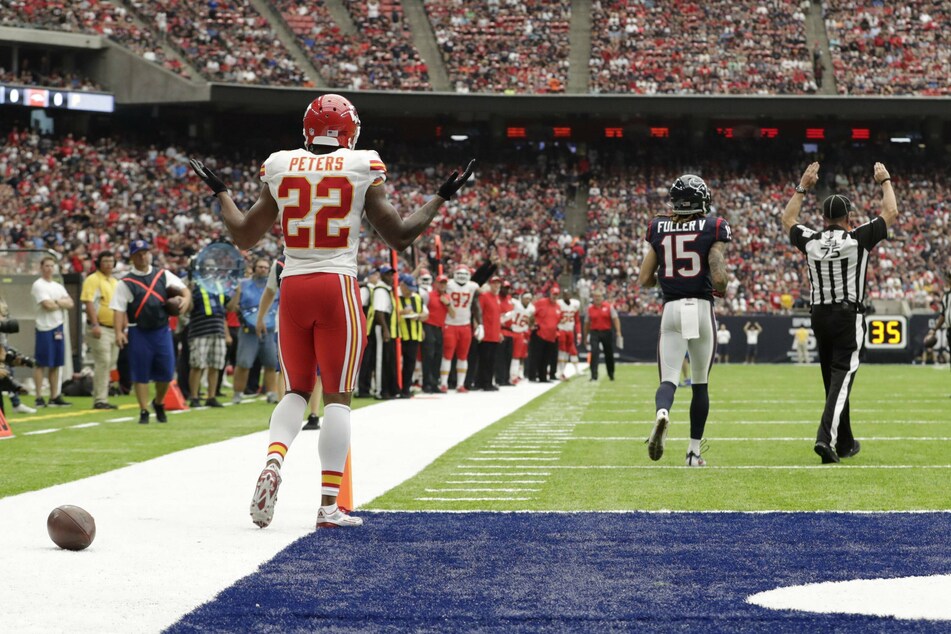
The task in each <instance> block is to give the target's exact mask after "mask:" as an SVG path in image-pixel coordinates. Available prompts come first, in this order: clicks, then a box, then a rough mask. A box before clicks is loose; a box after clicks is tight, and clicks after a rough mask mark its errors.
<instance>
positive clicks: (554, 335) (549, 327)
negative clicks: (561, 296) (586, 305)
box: [535, 297, 561, 341]
mask: <svg viewBox="0 0 951 634" xmlns="http://www.w3.org/2000/svg"><path fill="white" fill-rule="evenodd" d="M560 321H561V309H560V308H559V307H558V303H557V302H553V301H551V300H550V299H548V298H547V297H543V298H541V299H539V300H537V301H536V302H535V323H536V324H538V336H539V337H540V338H542V339H544V340H545V341H555V340H557V339H558V324H559V322H560Z"/></svg>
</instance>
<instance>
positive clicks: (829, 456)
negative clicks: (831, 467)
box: [814, 440, 839, 464]
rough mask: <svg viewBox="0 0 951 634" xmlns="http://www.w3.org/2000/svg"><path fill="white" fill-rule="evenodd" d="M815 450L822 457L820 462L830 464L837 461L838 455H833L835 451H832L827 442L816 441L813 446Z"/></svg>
mask: <svg viewBox="0 0 951 634" xmlns="http://www.w3.org/2000/svg"><path fill="white" fill-rule="evenodd" d="M814 449H815V452H816V453H817V454H818V455H819V456H820V457H821V458H822V464H832V463H834V462H838V461H839V457H838V456H837V455H835V452H834V451H832V447H830V446H829V443H827V442H822V441H821V440H820V441H819V442H817V443H816V446H815V447H814Z"/></svg>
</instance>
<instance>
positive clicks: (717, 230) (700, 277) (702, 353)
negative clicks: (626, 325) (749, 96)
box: [638, 174, 732, 467]
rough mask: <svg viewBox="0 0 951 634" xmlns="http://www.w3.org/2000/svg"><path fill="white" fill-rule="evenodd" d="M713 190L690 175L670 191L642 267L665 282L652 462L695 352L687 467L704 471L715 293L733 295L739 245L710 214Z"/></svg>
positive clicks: (643, 274)
mask: <svg viewBox="0 0 951 634" xmlns="http://www.w3.org/2000/svg"><path fill="white" fill-rule="evenodd" d="M710 199H711V196H710V190H709V188H708V187H707V184H706V183H705V182H703V179H702V178H700V177H699V176H695V175H693V174H684V175H683V176H681V177H680V178H678V179H677V180H676V181H674V184H673V185H672V186H671V187H670V208H671V211H672V212H673V213H672V214H671V215H670V216H661V217H657V218H654V219H653V220H651V223H650V225H649V227H648V229H647V238H646V240H647V242H648V243H649V244H650V249H649V250H648V251H647V254H646V255H645V256H644V261H643V262H642V263H641V269H640V274H639V276H638V277H639V280H638V281H639V282H640V284H641V285H642V286H646V287H650V286H655V285H657V284H660V288H661V291H662V292H663V294H664V313H663V316H662V317H661V322H660V337H659V339H658V343H657V357H658V358H657V363H658V365H659V366H660V387H658V388H657V393H656V394H655V395H654V404H655V406H656V411H657V414H656V416H655V418H654V429H653V430H652V431H651V435H650V438H648V441H647V453H648V455H649V456H650V458H651V460H660V458H661V456H662V455H663V453H664V443H665V441H666V439H667V431H668V428H669V426H670V408H671V407H672V406H673V404H674V393H675V392H676V391H677V384H678V382H679V380H680V367H681V364H682V362H683V360H684V355H685V354H687V353H688V352H689V354H690V374H691V389H692V390H693V396H692V398H691V401H690V445H689V447H688V449H687V466H688V467H702V466H704V464H706V463H705V461H704V460H703V458H701V457H700V441H701V440H703V430H704V427H705V426H706V424H707V414H708V413H709V411H710V397H709V394H708V391H707V380H708V377H709V374H710V368H711V366H712V365H713V357H714V353H715V352H716V330H717V323H716V317H714V314H713V297H714V294H715V293H719V294H721V296H722V293H723V292H724V291H725V290H726V283H727V272H726V263H725V261H724V258H723V252H724V251H725V248H726V243H727V242H730V241H731V240H732V236H731V233H730V225H729V223H727V221H726V220H724V219H723V218H719V217H715V216H710V215H708V213H709V211H710Z"/></svg>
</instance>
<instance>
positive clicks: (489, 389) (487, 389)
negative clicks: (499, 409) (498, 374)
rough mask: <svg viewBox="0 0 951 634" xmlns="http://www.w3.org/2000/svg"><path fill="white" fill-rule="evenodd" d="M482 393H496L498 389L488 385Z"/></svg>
mask: <svg viewBox="0 0 951 634" xmlns="http://www.w3.org/2000/svg"><path fill="white" fill-rule="evenodd" d="M482 391H483V392H498V391H499V388H498V387H496V386H494V385H490V386H489V387H484V388H482Z"/></svg>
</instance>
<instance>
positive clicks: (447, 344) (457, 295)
mask: <svg viewBox="0 0 951 634" xmlns="http://www.w3.org/2000/svg"><path fill="white" fill-rule="evenodd" d="M446 295H447V296H448V297H449V303H450V305H451V306H452V307H453V312H452V313H449V314H447V315H446V326H445V327H444V328H443V335H442V365H441V367H440V368H439V391H440V392H448V391H449V368H450V367H452V358H453V357H456V391H457V392H459V393H465V392H468V391H469V390H467V389H466V371H467V370H468V369H469V346H471V345H472V326H473V324H474V325H475V338H476V339H477V340H479V341H482V332H483V331H482V315H481V314H480V313H479V285H478V284H476V283H475V282H473V281H472V271H471V270H470V269H469V267H468V266H466V265H465V264H460V265H458V266H456V267H455V268H454V269H453V271H452V279H451V280H449V283H448V284H447V285H446Z"/></svg>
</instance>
